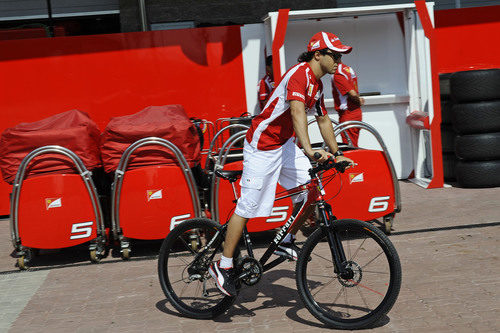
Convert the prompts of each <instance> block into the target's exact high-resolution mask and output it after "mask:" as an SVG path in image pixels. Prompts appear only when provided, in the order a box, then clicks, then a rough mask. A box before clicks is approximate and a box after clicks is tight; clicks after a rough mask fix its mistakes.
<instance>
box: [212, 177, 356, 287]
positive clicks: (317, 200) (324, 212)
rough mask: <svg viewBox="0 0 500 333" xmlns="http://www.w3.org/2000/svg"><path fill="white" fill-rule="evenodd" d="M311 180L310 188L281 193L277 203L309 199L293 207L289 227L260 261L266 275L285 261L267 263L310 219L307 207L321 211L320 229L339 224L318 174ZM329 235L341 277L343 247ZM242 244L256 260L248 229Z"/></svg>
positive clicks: (281, 233)
mask: <svg viewBox="0 0 500 333" xmlns="http://www.w3.org/2000/svg"><path fill="white" fill-rule="evenodd" d="M311 176H312V178H311V181H310V182H309V183H308V184H305V185H300V186H297V187H295V188H292V189H290V190H287V191H284V192H281V193H279V196H278V197H277V198H275V200H274V201H278V200H281V199H285V198H288V197H291V196H294V195H298V194H301V193H307V198H306V199H305V200H304V201H303V202H302V203H301V204H300V205H296V206H295V207H294V210H293V212H292V214H291V215H290V217H289V218H288V220H287V221H286V223H285V224H284V225H283V226H282V227H281V228H280V229H279V231H278V232H277V234H276V236H275V237H274V239H273V240H272V242H271V244H270V245H269V247H268V248H267V250H266V252H265V253H264V254H263V255H262V257H261V258H260V259H259V262H260V264H261V265H262V267H263V271H264V272H265V271H268V270H269V269H271V268H273V267H275V266H277V265H279V264H280V263H282V262H284V261H285V260H286V258H284V257H279V258H277V259H275V260H273V261H271V262H270V263H267V261H268V260H269V258H270V257H271V255H272V254H273V253H274V251H275V250H276V249H277V247H278V245H279V244H280V243H281V242H282V241H283V239H284V238H285V237H286V235H287V234H288V233H289V232H290V230H292V229H293V228H294V226H295V225H296V223H297V221H300V220H302V219H305V218H307V216H303V215H304V214H305V213H304V212H305V211H306V210H307V208H308V207H310V206H313V205H316V206H318V210H319V212H320V223H319V226H320V228H329V227H330V225H331V224H332V222H333V221H334V220H336V217H335V216H333V213H332V208H331V205H330V204H328V203H327V202H326V201H325V200H324V198H323V196H324V192H323V190H322V189H321V182H320V180H319V178H318V176H317V175H316V174H312V175H311ZM232 185H233V190H234V183H232ZM234 194H235V196H236V191H234ZM226 228H227V223H226V224H224V225H223V230H222V235H224V234H225V231H226ZM326 234H327V235H328V236H327V238H328V244H329V245H330V250H331V253H332V258H333V259H334V263H335V273H340V274H342V273H344V271H345V269H344V268H343V265H342V263H344V262H345V261H346V257H345V253H344V251H343V248H342V244H341V242H340V240H339V239H338V237H337V235H336V234H335V233H331V232H326ZM216 238H217V237H214V239H216ZM243 240H244V242H245V247H246V250H247V252H248V255H249V257H251V258H255V256H254V253H253V247H252V242H251V240H250V234H249V232H248V230H247V228H246V226H245V228H244V229H243ZM221 243H222V237H221ZM210 245H211V244H210ZM266 263H267V264H266ZM243 277H245V274H243V275H240V276H239V277H238V278H239V279H241V278H243Z"/></svg>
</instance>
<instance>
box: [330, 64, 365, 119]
mask: <svg viewBox="0 0 500 333" xmlns="http://www.w3.org/2000/svg"><path fill="white" fill-rule="evenodd" d="M351 90H355V91H356V92H357V93H359V91H358V77H357V76H356V73H355V72H354V70H353V69H352V68H351V67H349V66H347V65H345V64H342V63H340V64H339V66H338V67H337V71H336V72H335V74H334V75H333V78H332V94H333V100H334V102H335V110H337V112H339V114H341V113H344V112H345V111H351V112H350V113H352V112H354V111H359V114H360V115H361V109H360V107H359V105H357V104H356V103H353V102H352V101H351V100H350V99H348V98H347V93H348V92H349V91H351Z"/></svg>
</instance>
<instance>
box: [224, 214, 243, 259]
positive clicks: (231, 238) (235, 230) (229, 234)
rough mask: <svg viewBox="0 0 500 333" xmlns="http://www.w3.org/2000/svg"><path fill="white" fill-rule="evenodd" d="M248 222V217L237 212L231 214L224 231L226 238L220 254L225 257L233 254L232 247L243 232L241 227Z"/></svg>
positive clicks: (230, 256)
mask: <svg viewBox="0 0 500 333" xmlns="http://www.w3.org/2000/svg"><path fill="white" fill-rule="evenodd" d="M247 222H248V219H247V218H245V217H241V216H239V215H237V214H233V215H232V216H231V218H230V219H229V222H228V225H227V231H226V239H225V241H224V251H223V252H222V255H223V256H224V257H226V258H232V257H233V254H234V249H235V248H236V246H237V245H238V242H239V241H240V238H241V235H242V234H243V228H244V227H245V224H246V223H247Z"/></svg>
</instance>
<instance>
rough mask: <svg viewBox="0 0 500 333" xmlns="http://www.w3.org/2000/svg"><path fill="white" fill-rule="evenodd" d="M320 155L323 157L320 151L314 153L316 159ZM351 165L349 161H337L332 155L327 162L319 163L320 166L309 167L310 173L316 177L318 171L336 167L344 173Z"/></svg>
mask: <svg viewBox="0 0 500 333" xmlns="http://www.w3.org/2000/svg"><path fill="white" fill-rule="evenodd" d="M320 157H321V154H320V153H318V152H316V153H314V158H315V159H318V158H320ZM350 165H351V163H349V162H348V161H340V162H338V163H337V162H335V160H334V159H333V158H331V157H330V158H329V159H328V160H327V161H326V162H325V163H322V164H318V166H316V167H314V168H311V169H309V174H310V175H311V177H314V175H315V174H317V173H318V172H320V171H326V170H330V169H332V168H335V169H336V170H337V171H338V172H340V173H344V172H345V169H347V168H348V167H349V166H350Z"/></svg>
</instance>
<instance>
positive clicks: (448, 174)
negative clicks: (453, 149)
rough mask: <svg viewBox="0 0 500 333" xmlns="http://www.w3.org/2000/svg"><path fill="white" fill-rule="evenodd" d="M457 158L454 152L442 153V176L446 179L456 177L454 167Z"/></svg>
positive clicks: (450, 179)
mask: <svg viewBox="0 0 500 333" xmlns="http://www.w3.org/2000/svg"><path fill="white" fill-rule="evenodd" d="M457 163H458V159H457V157H456V156H455V153H444V154H443V178H444V180H447V181H453V180H455V179H456V175H455V169H456V167H457Z"/></svg>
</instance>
